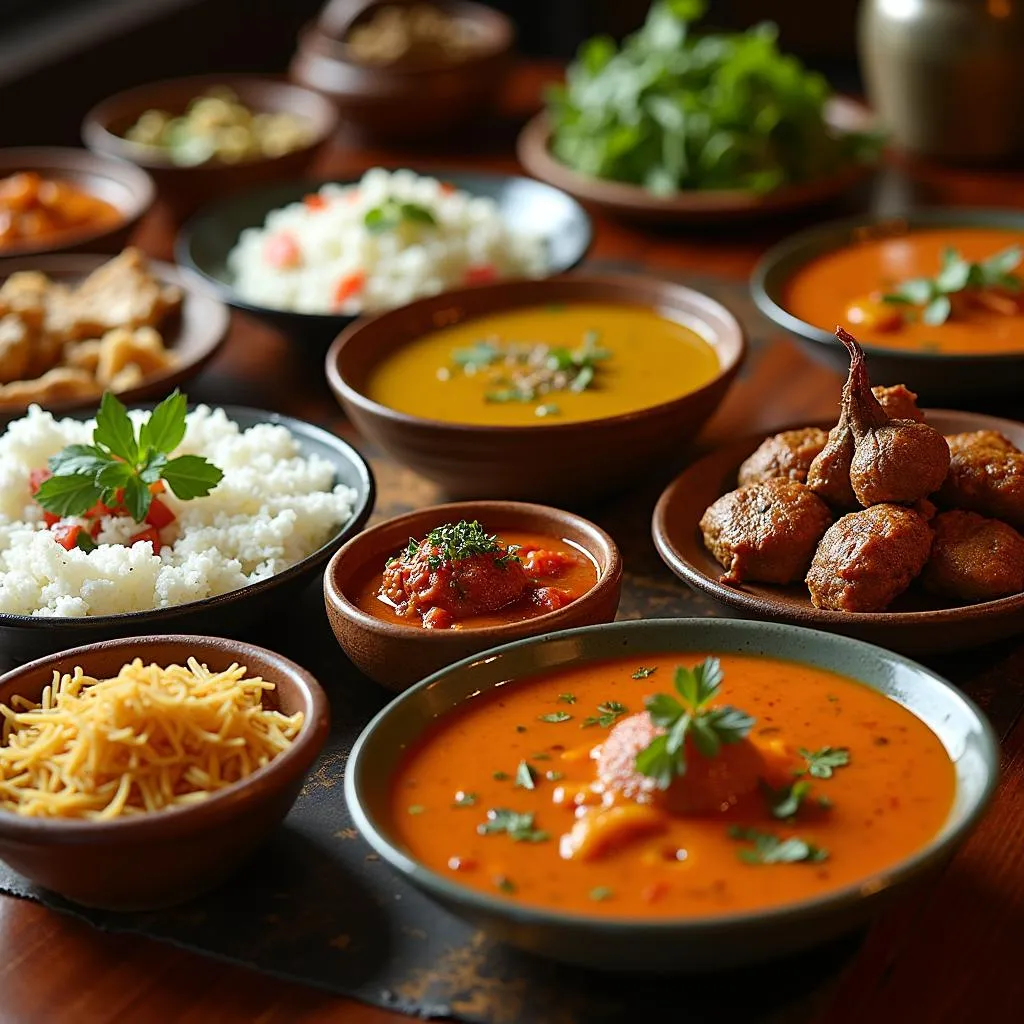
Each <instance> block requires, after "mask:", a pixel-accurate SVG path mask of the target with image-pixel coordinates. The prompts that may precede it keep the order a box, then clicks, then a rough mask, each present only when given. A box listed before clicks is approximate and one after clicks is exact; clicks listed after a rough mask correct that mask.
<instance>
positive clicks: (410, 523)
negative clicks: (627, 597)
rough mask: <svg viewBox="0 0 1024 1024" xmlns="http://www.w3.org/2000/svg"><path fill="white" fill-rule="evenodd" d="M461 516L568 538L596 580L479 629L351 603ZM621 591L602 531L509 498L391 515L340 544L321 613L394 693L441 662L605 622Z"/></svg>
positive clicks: (364, 667) (616, 563)
mask: <svg viewBox="0 0 1024 1024" xmlns="http://www.w3.org/2000/svg"><path fill="white" fill-rule="evenodd" d="M462 519H466V520H473V519H478V520H479V521H480V522H481V524H482V525H483V526H484V528H485V529H486V530H487V531H488V532H490V533H497V534H499V535H500V534H501V532H502V531H503V530H525V531H527V532H530V533H541V534H548V535H551V536H554V537H558V538H561V539H565V540H568V541H571V542H572V543H573V544H574V545H576V546H577V547H579V548H582V549H583V550H585V551H587V552H589V553H590V555H591V556H592V557H593V559H594V561H595V562H596V563H597V566H598V577H597V582H596V583H595V584H594V586H593V588H592V589H591V590H590V591H588V592H587V593H586V594H584V595H583V596H582V597H580V598H578V599H577V600H575V601H573V602H572V603H570V604H567V605H565V606H564V607H562V608H559V609H557V610H556V611H553V612H547V613H545V614H544V615H538V616H537V617H536V618H533V619H528V620H526V621H525V622H513V623H509V624H507V625H504V626H487V627H482V628H477V629H423V628H422V627H421V626H419V625H418V624H414V625H409V626H400V625H396V624H395V623H392V622H386V621H384V620H383V619H378V618H375V617H374V616H372V615H368V614H367V613H366V612H364V611H362V610H361V609H360V608H359V607H358V606H357V605H356V604H355V601H354V600H353V598H354V593H355V590H356V588H357V587H359V585H360V584H362V583H364V582H365V580H366V577H367V575H368V574H369V573H370V572H371V571H373V570H377V571H379V570H381V569H383V567H384V563H385V562H386V561H387V560H388V559H389V558H390V557H391V556H392V555H394V554H395V553H396V552H398V551H399V550H401V549H402V548H403V547H404V546H405V545H406V544H407V543H408V542H409V538H410V537H417V538H418V537H423V536H425V535H426V534H427V533H428V532H429V531H430V530H432V529H434V528H435V527H437V526H442V525H443V524H444V523H453V522H458V521H459V520H462ZM621 588H622V559H621V557H620V555H619V549H618V548H617V547H616V546H615V542H614V541H613V540H612V539H611V537H609V536H608V534H607V533H605V532H604V530H602V529H600V527H597V526H595V525H594V524H593V523H591V522H588V521H587V520H586V519H583V518H582V517H581V516H577V515H573V514H572V513H571V512H563V511H561V510H560V509H556V508H547V507H546V506H544V505H528V504H521V503H519V502H514V501H474V502H463V503H456V504H451V505H435V506H433V507H432V508H424V509H418V510H417V511H415V512H409V513H407V514H406V515H402V516H397V517H396V518H394V519H389V520H387V521H386V522H383V523H380V524H379V525H378V526H374V527H372V528H371V529H369V530H367V531H366V532H365V533H362V534H360V535H359V536H358V537H354V538H353V539H352V540H351V541H349V542H348V543H347V544H345V546H344V547H343V548H341V550H340V551H338V553H337V554H336V555H335V556H334V557H333V558H332V559H331V561H330V563H329V564H328V566H327V571H326V572H325V573H324V600H325V602H326V604H327V617H328V618H329V619H330V622H331V628H332V629H333V630H334V635H335V636H336V637H337V638H338V643H339V644H341V647H342V649H343V650H344V651H345V653H346V654H347V655H348V656H349V658H351V660H352V662H353V664H354V665H355V666H356V667H357V668H358V669H359V670H360V671H361V672H364V673H365V674H366V675H368V676H369V677H370V678H371V679H373V680H374V681H376V682H378V683H381V684H382V685H383V686H387V687H388V688H389V689H392V690H403V689H405V688H406V687H407V686H411V685H412V684H413V683H415V682H416V681H417V680H419V679H422V678H423V677H424V676H427V675H429V674H430V673H431V672H436V671H437V670H438V669H439V668H441V667H442V666H444V665H450V664H451V663H452V662H453V661H459V660H460V659H461V658H465V657H467V656H468V655H470V654H475V653H476V652H478V651H482V650H485V649H486V648H488V647H494V646H495V645H496V644H503V643H508V642H509V641H511V640H520V639H522V638H523V637H527V636H539V635H542V634H545V633H550V632H552V631H554V630H558V629H569V628H570V627H572V626H586V625H591V624H593V623H597V622H611V621H612V619H614V618H615V611H616V609H617V608H618V606H619V591H620V590H621Z"/></svg>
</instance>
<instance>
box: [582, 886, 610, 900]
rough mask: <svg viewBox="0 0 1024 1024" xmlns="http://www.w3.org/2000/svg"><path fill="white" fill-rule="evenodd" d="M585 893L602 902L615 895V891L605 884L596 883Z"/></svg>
mask: <svg viewBox="0 0 1024 1024" xmlns="http://www.w3.org/2000/svg"><path fill="white" fill-rule="evenodd" d="M587 895H588V896H589V897H590V898H591V899H592V900H594V901H596V902H597V903H602V902H604V901H605V900H610V899H611V898H612V897H613V896H614V895H615V891H614V890H613V889H610V888H609V887H608V886H607V885H596V886H594V888H593V889H591V890H590V892H589V893H587Z"/></svg>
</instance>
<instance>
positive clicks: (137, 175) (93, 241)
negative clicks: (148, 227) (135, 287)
mask: <svg viewBox="0 0 1024 1024" xmlns="http://www.w3.org/2000/svg"><path fill="white" fill-rule="evenodd" d="M23 171H35V172H36V173H37V174H39V175H41V176H42V177H43V178H53V179H56V180H57V181H66V182H68V183H70V184H71V185H74V186H75V187H76V188H79V189H81V190H82V191H83V192H88V193H89V194H90V195H94V196H96V198H97V199H103V200H105V201H106V202H108V203H110V205H111V206H113V207H114V208H115V209H116V210H117V211H118V213H119V214H120V217H119V218H118V220H117V221H116V222H115V223H114V224H112V225H109V224H108V225H105V226H104V227H102V228H100V229H98V230H97V229H96V228H89V227H85V228H82V229H81V230H79V231H67V232H62V233H61V234H59V235H56V236H55V237H53V238H47V239H44V240H41V241H39V242H20V243H19V244H17V245H11V246H4V247H3V248H0V268H3V269H6V268H4V266H3V262H2V261H3V260H6V259H8V258H16V257H20V256H28V255H31V254H41V253H54V252H111V253H113V252H117V251H118V250H119V249H120V248H121V247H122V246H123V245H124V243H125V241H126V240H127V238H128V236H129V234H130V233H131V231H132V229H133V228H134V227H135V225H136V224H137V223H138V222H139V220H140V219H141V217H142V215H143V214H144V213H145V212H146V211H147V210H148V209H149V208H150V206H152V204H153V198H154V196H155V195H156V187H155V185H154V184H153V179H152V178H151V177H150V176H149V175H148V174H147V173H146V172H145V171H144V170H142V169H141V168H139V167H135V166H133V165H132V164H130V163H126V162H125V161H124V160H118V159H116V158H115V157H113V156H104V155H102V154H100V153H90V152H89V151H88V150H86V149H58V148H55V147H49V146H45V147H44V146H28V147H24V148H19V149H2V150H0V178H6V177H9V176H10V175H12V174H19V173H21V172H23Z"/></svg>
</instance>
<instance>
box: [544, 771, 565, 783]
mask: <svg viewBox="0 0 1024 1024" xmlns="http://www.w3.org/2000/svg"><path fill="white" fill-rule="evenodd" d="M544 778H545V779H547V780H548V782H557V781H558V780H559V779H564V778H565V773H564V772H555V771H550V772H545V773H544Z"/></svg>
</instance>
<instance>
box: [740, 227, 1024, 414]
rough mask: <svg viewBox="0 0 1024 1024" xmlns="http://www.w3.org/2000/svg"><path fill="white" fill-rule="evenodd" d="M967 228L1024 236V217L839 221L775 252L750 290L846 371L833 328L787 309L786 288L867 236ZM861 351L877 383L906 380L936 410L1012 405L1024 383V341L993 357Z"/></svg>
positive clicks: (772, 315)
mask: <svg viewBox="0 0 1024 1024" xmlns="http://www.w3.org/2000/svg"><path fill="white" fill-rule="evenodd" d="M963 227H968V228H969V227H977V228H1004V229H1006V230H1007V231H1017V232H1020V231H1024V212H1021V211H1020V210H986V209H970V208H967V209H958V208H956V207H950V208H946V209H943V208H936V209H923V210H912V211H910V212H909V213H907V214H905V215H903V216H900V217H889V218H883V219H879V218H865V217H863V216H862V217H851V218H847V219H845V220H838V221H832V222H831V223H828V224H822V225H820V226H818V227H815V228H810V229H808V230H807V231H801V232H800V233H799V234H796V235H794V236H792V237H791V238H788V239H786V240H785V241H783V242H780V243H779V244H778V245H777V246H775V247H774V248H773V249H770V250H769V251H768V252H767V253H766V254H765V255H764V256H763V257H762V258H761V261H760V262H759V263H758V265H757V266H756V267H755V268H754V271H753V273H752V274H751V277H750V290H751V293H752V295H753V298H754V302H755V303H756V304H757V307H758V309H760V310H761V312H762V313H764V315H765V316H766V317H768V318H769V319H770V320H772V321H773V322H774V323H775V324H776V325H777V326H779V327H781V328H782V329H783V330H785V331H787V332H789V333H790V334H792V335H795V336H796V337H797V338H799V339H800V341H801V342H802V343H803V347H804V349H805V350H806V351H807V353H808V354H809V355H811V356H812V357H813V358H814V359H816V360H817V361H819V362H823V363H825V364H826V365H828V366H832V367H834V368H835V369H837V370H839V371H841V372H842V373H843V374H845V373H846V370H847V368H848V367H849V354H848V353H847V351H846V349H844V348H843V347H842V345H838V344H836V340H835V335H834V334H833V333H832V331H831V330H824V329H822V328H821V327H818V326H816V325H814V324H809V323H807V322H806V321H804V320H801V319H800V318H799V317H796V316H794V315H793V314H792V313H790V312H789V311H788V310H787V309H786V301H785V294H786V286H787V284H788V283H789V281H790V280H791V279H792V277H793V275H794V274H796V273H797V271H798V270H800V268H801V267H804V266H806V265H807V264H808V263H810V262H811V261H812V260H815V259H817V258H819V257H821V256H824V255H825V254H826V253H829V252H835V251H836V250H837V249H844V248H846V247H847V246H849V245H851V244H853V243H854V242H856V241H862V240H864V239H865V238H871V237H887V236H892V235H901V234H906V233H907V232H908V231H911V232H912V231H915V230H918V229H926V230H934V229H941V228H963ZM842 314H843V311H842V310H841V309H837V310H836V323H840V322H841V320H842ZM861 347H862V348H863V349H864V351H865V353H866V354H867V356H868V360H869V362H870V363H871V372H872V374H873V375H874V376H875V377H877V379H878V380H891V381H901V382H902V383H904V384H906V385H907V387H908V388H910V389H911V390H913V391H915V392H916V393H917V394H918V396H919V397H920V398H921V399H922V400H923V401H925V402H927V403H928V404H930V405H935V404H939V403H947V402H948V403H954V402H955V403H956V404H958V405H961V404H968V405H971V406H973V407H976V408H979V409H990V408H992V403H993V402H996V401H1005V402H1006V403H1010V404H1011V405H1012V403H1014V402H1015V401H1016V400H1017V399H1018V398H1019V396H1020V389H1021V382H1022V381H1024V341H1022V345H1021V350H1020V352H1016V353H1007V354H990V355H966V354H964V355H958V354H949V353H939V352H926V351H923V350H921V351H917V350H914V351H912V350H906V351H903V350H899V349H892V348H886V347H884V346H880V345H872V344H870V343H863V344H862V346H861Z"/></svg>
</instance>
